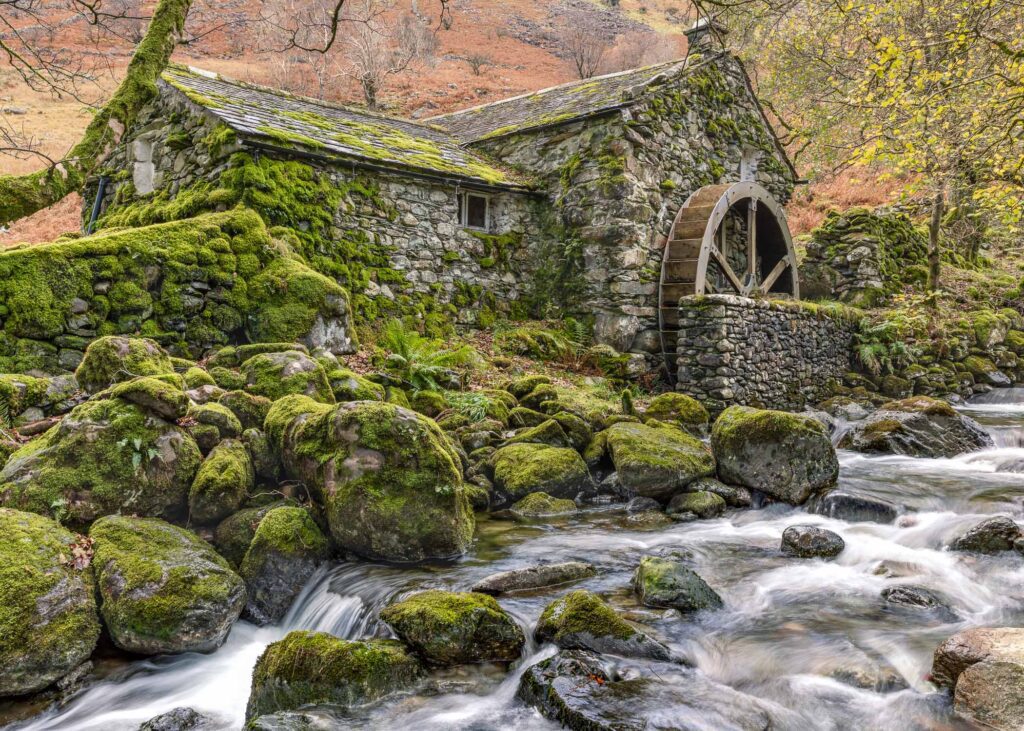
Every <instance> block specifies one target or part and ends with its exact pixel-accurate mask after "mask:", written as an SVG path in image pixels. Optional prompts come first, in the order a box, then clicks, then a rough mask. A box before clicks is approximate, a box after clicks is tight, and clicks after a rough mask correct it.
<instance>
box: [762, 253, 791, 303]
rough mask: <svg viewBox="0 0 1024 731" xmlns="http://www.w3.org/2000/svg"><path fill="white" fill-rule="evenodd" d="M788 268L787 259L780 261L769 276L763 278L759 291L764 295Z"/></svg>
mask: <svg viewBox="0 0 1024 731" xmlns="http://www.w3.org/2000/svg"><path fill="white" fill-rule="evenodd" d="M788 268H789V259H788V258H787V259H781V260H780V261H779V263H778V264H776V265H775V268H774V269H772V271H771V274H769V275H768V276H767V277H765V278H764V282H763V283H762V284H761V291H762V292H764V293H765V294H768V292H769V291H770V290H771V288H772V285H773V284H775V281H776V280H777V279H778V278H779V277H781V276H782V273H783V272H784V271H786V270H787V269H788Z"/></svg>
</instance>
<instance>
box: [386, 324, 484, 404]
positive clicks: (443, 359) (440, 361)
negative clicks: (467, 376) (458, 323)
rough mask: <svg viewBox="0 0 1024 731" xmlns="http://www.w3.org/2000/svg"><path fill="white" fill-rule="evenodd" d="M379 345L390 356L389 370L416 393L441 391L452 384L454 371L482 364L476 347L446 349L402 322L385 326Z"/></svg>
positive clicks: (466, 346) (388, 360)
mask: <svg viewBox="0 0 1024 731" xmlns="http://www.w3.org/2000/svg"><path fill="white" fill-rule="evenodd" d="M378 344H379V345H380V346H381V347H382V348H384V349H385V350H387V351H388V352H389V353H390V355H389V356H388V359H387V368H388V370H390V371H392V372H393V373H395V374H396V375H398V376H399V377H401V378H402V380H404V381H405V382H406V383H408V384H409V385H410V386H411V387H412V388H413V390H414V391H440V390H442V389H443V387H444V386H445V385H450V384H451V381H452V378H453V369H455V368H469V367H475V366H476V365H478V364H479V363H480V361H481V358H480V354H479V353H478V352H477V351H476V350H475V349H474V348H471V347H470V346H468V345H463V346H460V347H458V348H445V347H444V346H443V345H442V344H441V343H440V342H438V341H436V340H431V339H430V338H425V337H423V336H422V335H420V334H419V333H418V332H416V330H414V329H412V328H410V327H408V326H406V325H405V323H403V322H402V321H401V320H391V321H390V322H388V323H387V324H386V325H385V326H384V330H383V331H382V332H381V337H380V341H379V343H378Z"/></svg>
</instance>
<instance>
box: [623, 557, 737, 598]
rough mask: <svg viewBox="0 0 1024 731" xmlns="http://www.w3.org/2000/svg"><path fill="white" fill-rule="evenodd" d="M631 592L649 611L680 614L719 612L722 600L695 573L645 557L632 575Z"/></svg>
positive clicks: (679, 563) (668, 560) (674, 562)
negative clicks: (670, 610) (669, 610)
mask: <svg viewBox="0 0 1024 731" xmlns="http://www.w3.org/2000/svg"><path fill="white" fill-rule="evenodd" d="M633 588H634V589H635V590H636V593H637V595H638V596H639V597H640V601H641V602H643V603H644V604H645V605H646V606H648V607H671V608H673V609H678V610H679V611H681V612H695V611H699V610H702V609H720V608H721V607H722V606H723V605H722V598H721V597H720V596H718V594H717V592H715V590H714V589H712V588H711V587H710V586H708V585H707V582H706V581H704V579H702V578H701V577H700V576H699V575H698V574H697V573H696V572H695V571H693V570H691V569H690V568H688V567H687V566H686V565H685V564H683V562H682V561H680V560H679V559H675V558H662V557H659V556H644V557H643V558H641V559H640V565H639V566H638V567H637V569H636V573H635V574H633Z"/></svg>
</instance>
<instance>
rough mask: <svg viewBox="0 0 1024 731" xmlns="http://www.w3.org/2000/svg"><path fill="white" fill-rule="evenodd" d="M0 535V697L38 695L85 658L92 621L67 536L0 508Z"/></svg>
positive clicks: (87, 592) (92, 641)
mask: <svg viewBox="0 0 1024 731" xmlns="http://www.w3.org/2000/svg"><path fill="white" fill-rule="evenodd" d="M0 535H2V536H3V539H2V540H0V696H12V695H21V694H23V693H32V692H34V691H37V690H42V689H43V688H45V687H46V686H48V685H50V684H51V683H54V682H55V681H57V680H59V679H60V678H62V677H64V676H65V675H67V674H68V673H70V672H71V671H72V670H74V669H75V668H76V667H78V665H80V664H81V663H83V662H85V661H86V660H88V659H89V656H90V655H91V654H92V651H93V649H94V648H95V647H96V641H97V640H98V639H99V636H100V622H99V617H98V616H97V615H96V599H95V591H94V587H93V577H92V570H91V569H90V568H89V567H88V561H87V559H85V553H84V548H85V547H84V546H82V545H80V544H79V541H78V540H77V538H76V537H75V535H74V534H72V533H70V532H68V531H67V530H65V529H64V528H62V527H60V525H58V524H57V523H55V522H54V521H52V520H49V519H48V518H44V517H42V516H40V515H35V514H34V513H22V512H19V511H17V510H8V509H6V508H0Z"/></svg>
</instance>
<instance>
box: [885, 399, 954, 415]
mask: <svg viewBox="0 0 1024 731" xmlns="http://www.w3.org/2000/svg"><path fill="white" fill-rule="evenodd" d="M878 408H879V410H881V411H902V412H914V413H922V414H927V415H929V416H948V417H955V416H956V415H957V412H956V409H954V408H953V407H952V406H950V405H949V402H948V401H942V400H941V399H935V398H929V397H928V396H914V397H912V398H907V399H903V400H902V401H889V402H887V403H884V404H882V405H881V406H879V407H878Z"/></svg>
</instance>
